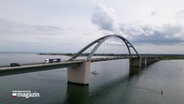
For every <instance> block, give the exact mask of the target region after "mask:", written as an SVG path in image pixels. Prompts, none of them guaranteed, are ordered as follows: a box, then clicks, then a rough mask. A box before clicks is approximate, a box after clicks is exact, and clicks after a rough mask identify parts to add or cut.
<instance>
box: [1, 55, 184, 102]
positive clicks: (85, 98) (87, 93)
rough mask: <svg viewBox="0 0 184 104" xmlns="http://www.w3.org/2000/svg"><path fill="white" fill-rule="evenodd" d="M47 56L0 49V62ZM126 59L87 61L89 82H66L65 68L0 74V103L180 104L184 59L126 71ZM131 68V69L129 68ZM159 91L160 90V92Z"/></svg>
mask: <svg viewBox="0 0 184 104" xmlns="http://www.w3.org/2000/svg"><path fill="white" fill-rule="evenodd" d="M49 57H61V58H62V59H63V60H64V59H68V58H69V57H66V56H42V55H37V54H35V53H0V64H1V65H2V64H3V65H4V64H9V63H11V62H19V63H31V62H35V61H39V62H40V61H43V60H44V59H45V58H49ZM128 63H129V62H128V60H114V61H105V62H97V63H92V64H91V72H92V71H96V72H97V73H98V74H97V75H94V74H92V73H91V74H90V84H89V86H77V85H71V84H68V83H67V69H66V68H59V69H54V70H46V71H39V72H31V73H22V74H15V75H6V76H0V83H1V85H0V104H184V64H183V63H184V60H161V61H159V62H156V63H154V64H152V65H150V66H148V67H146V68H143V69H136V70H139V71H136V72H130V71H129V66H128ZM131 70H132V69H131ZM13 90H31V91H36V92H38V93H39V94H40V97H38V98H28V99H26V98H12V91H13ZM161 91H163V94H161Z"/></svg>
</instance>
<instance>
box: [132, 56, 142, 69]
mask: <svg viewBox="0 0 184 104" xmlns="http://www.w3.org/2000/svg"><path fill="white" fill-rule="evenodd" d="M141 64H142V58H141V57H136V58H130V59H129V65H130V67H141Z"/></svg>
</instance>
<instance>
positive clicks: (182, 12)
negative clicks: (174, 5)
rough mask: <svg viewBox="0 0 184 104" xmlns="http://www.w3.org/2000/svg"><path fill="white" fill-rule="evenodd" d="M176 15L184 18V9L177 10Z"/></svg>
mask: <svg viewBox="0 0 184 104" xmlns="http://www.w3.org/2000/svg"><path fill="white" fill-rule="evenodd" d="M176 16H178V17H181V18H184V10H181V11H179V12H177V13H176Z"/></svg>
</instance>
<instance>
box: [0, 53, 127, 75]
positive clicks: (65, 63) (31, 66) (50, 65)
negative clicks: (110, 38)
mask: <svg viewBox="0 0 184 104" xmlns="http://www.w3.org/2000/svg"><path fill="white" fill-rule="evenodd" d="M128 58H130V56H124V57H108V58H92V59H90V60H87V59H78V60H71V61H61V62H57V63H47V64H46V63H39V64H34V63H33V64H28V65H20V66H17V67H0V72H2V71H13V70H14V71H15V70H16V71H17V70H21V69H32V71H34V69H36V68H50V69H51V68H54V67H55V68H63V67H69V66H73V65H78V64H81V63H83V62H86V61H90V62H99V61H108V60H118V59H128ZM35 71H36V70H35Z"/></svg>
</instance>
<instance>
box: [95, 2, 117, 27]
mask: <svg viewBox="0 0 184 104" xmlns="http://www.w3.org/2000/svg"><path fill="white" fill-rule="evenodd" d="M91 20H92V23H93V24H96V25H97V26H98V27H99V28H100V29H101V30H107V31H114V30H115V28H116V18H115V12H114V10H113V9H112V8H107V7H106V6H104V5H98V7H97V8H96V10H95V12H94V13H93V15H92V18H91Z"/></svg>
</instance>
